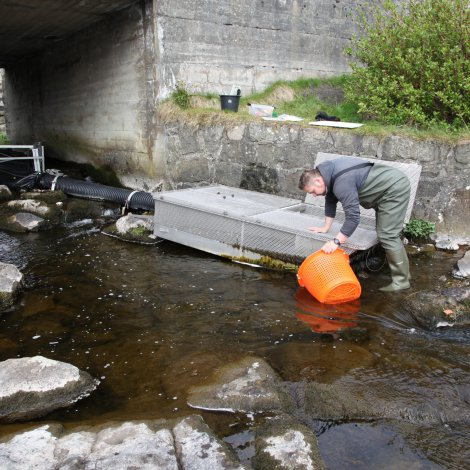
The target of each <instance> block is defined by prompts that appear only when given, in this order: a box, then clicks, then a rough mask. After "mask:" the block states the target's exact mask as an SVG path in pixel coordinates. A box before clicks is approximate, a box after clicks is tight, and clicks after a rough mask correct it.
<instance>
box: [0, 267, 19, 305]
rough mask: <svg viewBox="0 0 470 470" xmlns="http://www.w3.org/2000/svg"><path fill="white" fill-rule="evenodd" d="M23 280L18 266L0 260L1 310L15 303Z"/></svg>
mask: <svg viewBox="0 0 470 470" xmlns="http://www.w3.org/2000/svg"><path fill="white" fill-rule="evenodd" d="M22 281H23V274H21V272H20V271H19V270H18V268H17V267H16V266H14V265H13V264H8V263H1V262H0V311H2V310H5V309H6V308H8V307H10V306H11V305H13V303H14V301H15V300H16V296H17V294H18V290H19V289H20V287H21V282H22Z"/></svg>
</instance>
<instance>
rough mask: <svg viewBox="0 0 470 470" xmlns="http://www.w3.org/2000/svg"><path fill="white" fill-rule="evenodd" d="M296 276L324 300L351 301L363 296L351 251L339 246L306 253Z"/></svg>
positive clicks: (320, 299) (303, 284)
mask: <svg viewBox="0 0 470 470" xmlns="http://www.w3.org/2000/svg"><path fill="white" fill-rule="evenodd" d="M297 280H298V281H299V284H300V285H301V286H302V287H305V288H306V289H307V290H308V291H309V292H310V294H312V295H313V296H314V297H315V298H316V299H317V300H318V301H319V302H322V303H325V304H340V303H343V302H350V301H351V300H355V299H358V298H359V297H360V296H361V284H360V283H359V280H358V279H357V277H356V275H355V274H354V271H353V270H352V269H351V266H350V265H349V255H348V254H347V253H345V252H344V251H343V250H341V249H340V248H338V249H336V251H334V252H333V253H329V254H326V253H325V252H323V251H322V250H319V251H316V252H315V253H312V254H311V255H309V256H307V258H305V260H304V262H303V263H302V264H301V265H300V268H299V271H298V273H297Z"/></svg>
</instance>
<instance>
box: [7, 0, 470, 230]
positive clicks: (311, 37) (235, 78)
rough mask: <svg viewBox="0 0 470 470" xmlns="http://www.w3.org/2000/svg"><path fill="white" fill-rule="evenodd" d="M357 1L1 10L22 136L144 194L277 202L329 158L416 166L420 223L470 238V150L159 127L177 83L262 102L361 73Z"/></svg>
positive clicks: (266, 131) (15, 128) (27, 5)
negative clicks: (268, 89) (280, 87)
mask: <svg viewBox="0 0 470 470" xmlns="http://www.w3.org/2000/svg"><path fill="white" fill-rule="evenodd" d="M357 4H358V2H356V1H354V0H311V1H308V2H307V1H300V0H272V1H269V2H268V1H253V0H238V1H233V0H200V1H198V2H195V1H194V0H93V1H92V0H80V1H72V0H60V1H59V0H21V2H14V1H3V2H0V17H1V18H2V28H1V32H0V66H1V67H4V68H5V73H4V87H3V88H4V102H5V109H6V117H7V122H6V125H7V133H8V137H9V139H10V140H11V141H12V142H13V143H16V144H31V143H34V142H37V141H42V142H44V143H45V148H46V155H49V156H56V157H57V158H59V159H62V160H70V161H75V162H80V163H89V164H92V165H94V166H95V167H103V166H107V167H110V168H111V169H113V170H114V172H115V173H116V174H117V176H118V177H119V178H120V180H121V182H122V183H123V184H124V185H126V186H128V187H130V188H134V189H140V190H144V191H153V190H156V189H157V188H161V187H163V188H165V189H169V188H175V187H188V186H198V185H201V184H206V183H219V184H227V185H230V186H236V187H238V186H241V187H247V186H243V182H244V181H251V182H253V181H255V182H256V181H258V182H260V185H261V186H263V185H264V186H263V187H269V188H276V190H275V191H268V192H277V193H278V194H280V195H286V196H292V194H291V192H292V191H295V188H296V184H297V181H296V180H297V178H298V174H299V173H300V171H301V170H302V169H303V168H304V167H306V166H310V165H311V164H312V162H313V156H314V155H316V154H317V152H331V153H341V154H349V155H351V154H357V155H362V156H371V155H377V156H378V158H382V159H385V160H400V159H402V160H403V159H406V160H407V161H416V162H418V163H420V164H421V165H422V166H423V173H422V175H421V182H420V186H419V188H418V193H417V196H416V201H417V204H415V209H416V210H418V212H417V213H416V215H417V216H419V217H422V218H426V219H429V220H432V221H434V222H436V223H437V224H438V229H439V230H440V231H442V232H443V233H448V234H450V235H453V236H454V237H457V238H459V237H460V238H462V237H463V238H464V239H468V237H469V234H468V224H466V223H465V222H466V221H467V220H468V218H469V217H470V213H469V212H468V211H469V210H470V205H469V203H468V201H469V197H470V186H468V181H469V177H470V158H469V155H470V143H469V142H468V141H466V142H459V143H446V142H432V141H418V140H414V139H411V138H408V139H403V138H401V137H398V136H389V137H386V138H378V137H374V136H360V135H358V134H351V133H348V132H344V131H332V130H328V129H315V130H314V129H308V128H302V129H289V128H288V126H284V127H283V128H282V129H278V128H275V129H273V128H272V127H271V126H269V125H265V124H264V123H252V124H250V125H248V126H245V125H240V126H239V127H238V128H237V129H224V128H223V127H221V126H219V127H217V126H215V127H214V126H209V127H204V126H200V127H199V128H198V129H194V128H190V127H188V126H184V125H182V124H181V123H171V124H170V125H165V124H164V123H162V122H159V118H158V108H159V105H160V103H161V101H162V100H163V99H165V98H166V97H168V96H169V95H170V93H171V91H172V90H173V89H174V86H175V84H176V81H177V80H181V81H183V82H185V83H186V85H187V86H188V87H189V89H190V90H191V91H201V92H212V93H227V92H228V91H229V90H230V89H231V87H232V85H237V87H239V88H240V89H241V91H242V94H243V95H248V94H250V93H252V92H254V91H257V90H260V89H263V88H264V87H265V86H266V85H268V84H269V83H271V82H273V81H275V80H277V79H279V78H283V79H286V80H290V79H296V78H299V77H326V76H334V75H339V74H341V73H344V72H347V71H348V70H349V67H348V64H347V61H346V57H345V56H344V54H343V50H344V48H345V47H346V46H347V45H348V43H349V40H350V38H351V36H352V35H353V34H354V33H355V32H356V30H355V28H354V23H353V21H352V20H351V17H352V14H353V11H354V10H355V8H356V7H357ZM0 124H1V122H0ZM266 178H267V179H268V180H269V181H268V180H266ZM265 180H266V181H265ZM261 183H262V184H261ZM248 189H259V188H254V187H250V188H248ZM460 208H462V210H463V211H464V212H461V209H460Z"/></svg>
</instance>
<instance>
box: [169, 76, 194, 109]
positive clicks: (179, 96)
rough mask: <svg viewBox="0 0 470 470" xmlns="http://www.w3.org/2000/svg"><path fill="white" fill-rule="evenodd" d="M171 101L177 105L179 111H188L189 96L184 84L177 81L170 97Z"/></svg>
mask: <svg viewBox="0 0 470 470" xmlns="http://www.w3.org/2000/svg"><path fill="white" fill-rule="evenodd" d="M171 99H172V100H173V102H174V103H175V104H177V105H178V106H179V107H180V108H181V109H188V108H189V106H190V104H191V95H190V94H189V91H188V90H187V89H186V85H185V83H184V82H181V81H178V82H177V83H176V88H175V91H174V92H173V93H172V95H171Z"/></svg>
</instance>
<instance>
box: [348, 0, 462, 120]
mask: <svg viewBox="0 0 470 470" xmlns="http://www.w3.org/2000/svg"><path fill="white" fill-rule="evenodd" d="M373 3H375V5H377V3H376V2H373ZM357 19H358V24H359V27H360V29H361V36H360V37H355V38H353V40H352V46H351V47H350V48H348V49H347V50H346V53H347V54H348V55H350V56H352V57H353V58H355V59H357V62H352V63H351V68H352V77H351V78H352V80H350V81H348V84H347V85H346V93H347V97H348V98H349V99H350V100H352V101H354V102H357V103H358V105H359V111H360V112H361V113H362V114H363V115H365V116H370V117H374V118H377V119H380V120H382V121H384V122H387V123H390V124H411V125H420V126H424V125H430V124H434V123H443V122H444V123H447V124H448V125H450V126H453V127H455V128H459V127H464V126H467V124H468V122H469V117H470V99H469V97H470V10H469V8H468V0H407V1H403V2H398V4H397V3H395V2H393V1H392V0H383V1H381V2H379V6H368V7H364V10H362V11H361V12H359V11H358V16H357Z"/></svg>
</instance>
